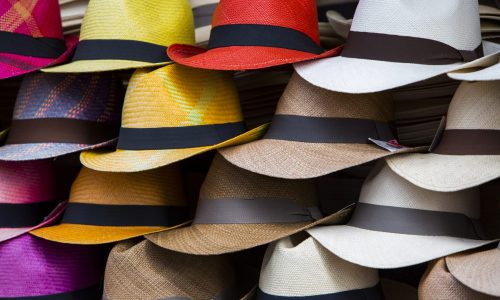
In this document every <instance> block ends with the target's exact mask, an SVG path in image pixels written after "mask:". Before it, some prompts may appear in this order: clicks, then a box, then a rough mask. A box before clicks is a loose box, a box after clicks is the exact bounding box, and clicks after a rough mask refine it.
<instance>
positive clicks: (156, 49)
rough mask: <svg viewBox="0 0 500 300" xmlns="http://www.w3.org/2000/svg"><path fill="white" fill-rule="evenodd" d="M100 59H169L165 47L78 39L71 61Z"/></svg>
mask: <svg viewBox="0 0 500 300" xmlns="http://www.w3.org/2000/svg"><path fill="white" fill-rule="evenodd" d="M100 59H113V60H114V59H116V60H133V61H142V62H148V63H162V62H168V61H170V58H169V57H168V55H167V47H165V46H161V45H156V44H152V43H147V42H141V41H131V40H84V41H80V43H78V46H77V47H76V52H75V55H74V56H73V59H72V61H78V60H100Z"/></svg>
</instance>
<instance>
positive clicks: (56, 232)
mask: <svg viewBox="0 0 500 300" xmlns="http://www.w3.org/2000/svg"><path fill="white" fill-rule="evenodd" d="M186 206H187V203H186V199H185V198H184V192H183V189H182V182H181V174H180V169H179V167H178V166H177V165H172V166H168V167H164V168H159V169H155V170H151V171H145V172H140V173H107V172H97V171H94V170H91V169H87V168H85V167H83V168H82V170H81V171H80V174H79V175H78V177H77V178H76V180H75V182H74V183H73V186H72V187H71V193H70V197H69V202H68V205H67V207H66V211H65V212H64V214H63V218H62V220H61V224H60V225H55V226H49V227H44V228H41V229H39V230H35V231H32V232H31V233H32V234H34V235H36V236H38V237H41V238H44V239H47V240H51V241H56V242H60V243H70V244H102V243H110V242H116V241H120V240H125V239H128V238H132V237H136V236H141V235H144V234H147V233H151V232H157V231H162V230H167V229H172V228H175V227H177V226H180V225H181V224H182V223H185V222H186V221H187V220H188V217H189V215H188V214H189V213H188V211H187V207H186Z"/></svg>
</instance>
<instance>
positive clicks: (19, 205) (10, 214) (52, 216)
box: [0, 160, 65, 270]
mask: <svg viewBox="0 0 500 300" xmlns="http://www.w3.org/2000/svg"><path fill="white" fill-rule="evenodd" d="M55 192H56V191H55V177H54V169H53V167H52V163H51V162H50V161H48V160H38V161H30V162H2V161H0V242H2V241H5V240H8V239H11V238H14V237H16V236H19V235H21V234H23V233H26V232H28V231H31V230H34V229H36V228H40V227H42V226H45V225H48V224H50V223H53V222H54V221H56V220H57V218H58V217H59V216H60V215H61V214H62V211H63V210H64V206H65V205H64V203H63V204H59V205H58V204H57V203H56V201H55ZM2 259H3V258H2V257H1V256H0V260H2ZM0 270H1V269H0Z"/></svg>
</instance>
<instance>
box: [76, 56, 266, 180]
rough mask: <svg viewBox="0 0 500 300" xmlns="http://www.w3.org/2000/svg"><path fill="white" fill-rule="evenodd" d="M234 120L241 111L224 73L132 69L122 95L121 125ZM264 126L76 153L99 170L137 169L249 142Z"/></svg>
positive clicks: (239, 118)
mask: <svg viewBox="0 0 500 300" xmlns="http://www.w3.org/2000/svg"><path fill="white" fill-rule="evenodd" d="M240 121H243V116H242V114H241V108H240V104H239V100H238V94H237V92H236V88H235V86H234V83H233V82H232V80H231V77H230V75H229V74H227V73H222V72H215V71H206V70H196V69H192V68H186V67H183V66H180V65H169V66H166V67H163V68H161V69H157V70H154V71H151V70H148V69H141V70H137V71H136V72H135V73H134V75H133V76H132V79H131V81H130V84H129V87H128V90H127V94H126V96H125V104H124V108H123V117H122V127H125V128H160V127H183V126H199V125H211V124H224V123H233V122H240ZM265 127H266V126H260V127H258V128H255V129H253V130H250V131H248V132H246V133H244V134H241V135H239V136H236V137H234V138H232V139H230V140H227V141H225V142H222V143H219V144H217V145H211V146H204V147H196V148H183V149H166V150H134V151H130V150H120V149H118V150H116V151H115V152H108V153H102V152H87V153H83V154H82V156H81V161H82V163H83V164H84V165H85V166H87V167H89V168H92V169H96V170H100V171H110V172H136V171H143V170H147V169H152V168H157V167H160V166H163V165H167V164H171V163H174V162H176V161H179V160H183V159H186V158H188V157H191V156H193V155H196V154H200V153H203V152H206V151H210V150H213V149H217V148H220V147H225V146H230V145H235V144H239V143H245V142H249V141H251V140H253V139H256V138H258V137H260V135H261V134H262V132H263V130H264V129H265Z"/></svg>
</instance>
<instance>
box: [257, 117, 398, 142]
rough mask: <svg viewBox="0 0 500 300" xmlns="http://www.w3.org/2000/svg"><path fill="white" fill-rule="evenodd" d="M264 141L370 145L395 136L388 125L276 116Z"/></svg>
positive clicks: (353, 120)
mask: <svg viewBox="0 0 500 300" xmlns="http://www.w3.org/2000/svg"><path fill="white" fill-rule="evenodd" d="M264 138H265V139H275V140H287V141H297V142H305V143H356V144H367V143H369V141H368V138H374V139H377V140H383V141H389V140H392V139H394V135H393V134H392V131H391V129H390V127H389V124H388V123H387V122H381V121H374V120H366V119H349V118H319V117H304V116H292V115H275V116H274V118H273V121H272V123H271V127H270V128H269V130H268V131H267V133H266V135H265V137H264Z"/></svg>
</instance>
